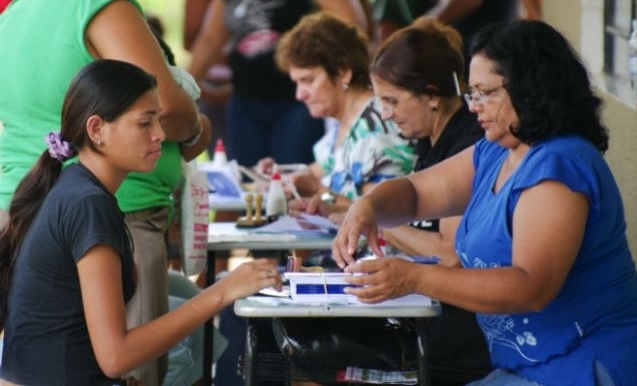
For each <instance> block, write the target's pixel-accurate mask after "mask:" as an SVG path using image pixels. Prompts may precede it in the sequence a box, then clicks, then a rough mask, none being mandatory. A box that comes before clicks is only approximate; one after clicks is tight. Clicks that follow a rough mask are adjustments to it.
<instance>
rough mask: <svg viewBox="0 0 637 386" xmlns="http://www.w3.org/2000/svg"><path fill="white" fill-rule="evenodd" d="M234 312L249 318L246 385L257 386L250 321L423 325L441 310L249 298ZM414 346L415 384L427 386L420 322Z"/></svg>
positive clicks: (424, 306) (429, 305)
mask: <svg viewBox="0 0 637 386" xmlns="http://www.w3.org/2000/svg"><path fill="white" fill-rule="evenodd" d="M234 311H235V313H236V314H237V315H239V316H243V317H246V318H248V332H247V337H246V339H247V341H246V369H247V371H246V374H245V377H246V378H245V384H246V385H248V386H252V385H255V384H256V371H257V366H256V365H257V363H256V360H255V358H256V354H257V353H256V347H257V337H258V335H257V333H256V331H255V326H254V325H253V324H252V323H250V320H251V319H252V318H289V317H297V318H298V317H307V318H337V317H360V318H401V317H405V318H416V319H417V320H419V321H420V322H422V321H423V320H424V319H423V318H429V317H435V316H438V315H440V313H441V312H442V308H441V306H440V302H438V301H437V300H433V299H432V300H431V302H430V303H424V304H413V305H400V306H395V305H393V306H383V305H382V304H377V305H373V306H369V305H358V304H323V305H305V304H294V303H292V302H291V301H289V300H287V299H281V300H280V301H279V300H277V298H264V297H258V296H251V297H248V298H246V299H239V300H237V301H236V302H235V303H234ZM417 331H418V334H417V347H418V355H419V361H418V382H419V385H425V386H428V385H430V380H429V375H428V373H427V355H428V353H427V333H426V329H425V328H424V325H423V323H418V324H417Z"/></svg>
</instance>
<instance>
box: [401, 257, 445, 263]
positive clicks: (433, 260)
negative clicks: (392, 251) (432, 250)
mask: <svg viewBox="0 0 637 386" xmlns="http://www.w3.org/2000/svg"><path fill="white" fill-rule="evenodd" d="M409 258H410V259H411V260H412V261H413V262H414V263H416V264H438V263H439V262H440V258H439V257H438V256H409Z"/></svg>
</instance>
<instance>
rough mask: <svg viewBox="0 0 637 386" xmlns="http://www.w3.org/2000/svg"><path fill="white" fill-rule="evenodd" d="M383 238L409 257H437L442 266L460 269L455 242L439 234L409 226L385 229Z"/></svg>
mask: <svg viewBox="0 0 637 386" xmlns="http://www.w3.org/2000/svg"><path fill="white" fill-rule="evenodd" d="M383 237H384V238H385V241H387V243H389V244H390V245H391V246H393V247H395V248H397V249H399V250H400V251H401V252H403V253H405V254H407V255H409V256H436V257H439V258H440V264H441V265H444V266H448V267H459V266H460V261H459V260H458V257H457V256H456V252H455V250H454V247H453V240H450V239H447V238H444V237H443V235H442V234H441V233H439V232H430V231H426V230H422V229H416V228H414V227H412V226H409V225H401V226H399V227H396V228H390V229H383Z"/></svg>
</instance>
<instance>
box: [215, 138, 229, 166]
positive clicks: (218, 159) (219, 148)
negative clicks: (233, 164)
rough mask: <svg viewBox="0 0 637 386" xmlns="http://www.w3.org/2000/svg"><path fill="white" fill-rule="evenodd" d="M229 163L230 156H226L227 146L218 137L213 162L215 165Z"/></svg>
mask: <svg viewBox="0 0 637 386" xmlns="http://www.w3.org/2000/svg"><path fill="white" fill-rule="evenodd" d="M227 163H228V156H226V147H225V146H224V144H223V140H222V139H218V140H217V143H216V144H215V153H214V155H213V157H212V164H213V165H214V166H224V165H226V164H227Z"/></svg>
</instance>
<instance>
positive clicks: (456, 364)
mask: <svg viewBox="0 0 637 386" xmlns="http://www.w3.org/2000/svg"><path fill="white" fill-rule="evenodd" d="M463 68H464V60H463V57H462V37H461V36H460V33H459V32H458V31H457V30H455V29H454V28H452V27H450V26H446V25H444V24H442V23H440V22H438V21H436V19H434V18H431V17H421V18H419V19H417V20H416V21H415V22H414V23H413V25H412V27H409V28H404V29H402V30H399V31H398V32H395V33H394V34H392V35H391V36H390V37H389V38H388V39H387V40H385V41H384V42H383V43H382V45H381V46H380V47H379V49H378V51H377V53H376V55H375V56H374V58H373V59H372V64H371V71H370V72H371V79H372V83H373V86H374V93H375V94H376V97H377V98H378V100H379V102H380V106H381V111H382V117H383V119H391V120H393V121H394V123H395V124H396V126H398V128H399V130H400V131H401V134H402V135H403V136H405V137H407V138H413V139H417V140H418V143H417V145H416V153H417V155H418V159H417V161H416V165H415V168H414V170H415V171H418V170H421V169H424V168H426V167H429V166H432V165H435V164H437V163H439V162H441V161H443V160H444V159H447V158H449V157H451V156H452V155H454V154H457V153H459V152H460V151H462V150H464V149H465V148H467V147H469V146H471V145H473V144H474V143H475V142H476V141H477V140H479V139H481V138H482V137H483V131H482V128H481V127H480V125H479V124H478V120H477V118H476V115H475V114H473V113H471V112H470V111H469V109H468V107H467V105H465V104H464V101H463V99H462V98H461V96H460V86H461V84H460V81H459V77H461V76H462V73H463ZM459 222H460V216H454V217H447V218H441V219H433V218H432V219H427V220H426V221H415V222H412V223H410V224H405V225H401V226H398V227H395V228H389V229H383V237H384V239H385V240H386V241H387V244H388V245H389V246H392V247H395V248H396V249H398V250H400V252H402V253H404V254H407V255H410V256H436V257H439V258H440V264H442V265H445V266H450V267H451V266H456V267H459V266H460V261H459V259H458V256H457V255H456V252H455V250H454V247H453V238H454V236H455V233H456V229H457V227H458V223H459ZM427 323H428V325H427V330H428V332H429V342H428V343H429V350H428V352H429V353H430V358H429V367H430V374H431V377H432V379H431V381H432V383H433V384H435V385H441V386H443V385H444V386H451V385H465V384H466V383H468V382H470V381H472V380H475V379H479V378H482V377H483V376H485V375H486V374H487V373H488V372H489V371H490V369H491V367H490V363H489V355H488V352H487V349H486V346H485V343H484V338H483V336H482V333H481V332H480V329H479V328H478V325H477V323H476V320H475V314H474V313H472V312H467V311H465V310H462V309H460V308H457V307H454V306H451V305H448V304H444V303H443V312H442V315H441V316H440V317H439V318H432V319H429V320H428V321H427Z"/></svg>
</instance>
